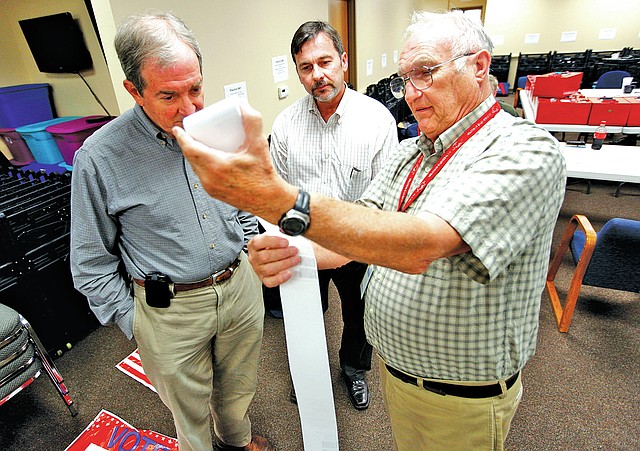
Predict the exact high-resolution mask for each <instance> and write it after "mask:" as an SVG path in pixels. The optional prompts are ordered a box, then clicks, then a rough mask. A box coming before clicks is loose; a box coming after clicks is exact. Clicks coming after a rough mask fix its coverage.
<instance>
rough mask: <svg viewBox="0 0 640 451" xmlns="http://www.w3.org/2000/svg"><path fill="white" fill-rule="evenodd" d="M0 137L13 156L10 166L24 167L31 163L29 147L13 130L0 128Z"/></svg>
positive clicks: (31, 157)
mask: <svg viewBox="0 0 640 451" xmlns="http://www.w3.org/2000/svg"><path fill="white" fill-rule="evenodd" d="M0 137H1V138H2V140H3V141H4V143H5V144H6V145H7V148H8V149H9V152H11V155H12V156H13V160H10V162H11V164H12V165H14V166H24V165H25V164H29V163H31V162H32V161H33V155H31V151H30V150H29V146H28V145H27V143H26V142H25V141H24V139H23V138H22V135H21V134H20V133H18V132H17V131H16V129H15V128H0Z"/></svg>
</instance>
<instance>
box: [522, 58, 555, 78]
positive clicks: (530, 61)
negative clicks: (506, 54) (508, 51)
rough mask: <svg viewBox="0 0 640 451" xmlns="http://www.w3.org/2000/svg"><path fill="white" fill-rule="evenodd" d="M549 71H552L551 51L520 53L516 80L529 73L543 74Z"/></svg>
mask: <svg viewBox="0 0 640 451" xmlns="http://www.w3.org/2000/svg"><path fill="white" fill-rule="evenodd" d="M549 72H551V52H548V53H526V54H525V53H519V54H518V66H517V67H516V77H515V79H516V80H518V79H519V78H520V77H524V76H527V75H541V74H548V73H549Z"/></svg>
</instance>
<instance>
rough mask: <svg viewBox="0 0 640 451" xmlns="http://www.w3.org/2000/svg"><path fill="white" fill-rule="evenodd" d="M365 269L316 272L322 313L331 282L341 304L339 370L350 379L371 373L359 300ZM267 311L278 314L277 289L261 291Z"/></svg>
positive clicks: (357, 266)
mask: <svg viewBox="0 0 640 451" xmlns="http://www.w3.org/2000/svg"><path fill="white" fill-rule="evenodd" d="M366 270H367V265H365V264H363V263H358V262H350V263H348V264H346V265H344V266H342V267H340V268H336V269H324V270H321V271H318V279H319V284H320V298H321V300H322V311H323V312H326V311H327V309H328V308H329V282H331V281H332V280H333V283H334V284H335V286H336V288H337V289H338V294H339V295H340V303H341V304H342V322H343V327H342V340H341V344H340V352H339V356H340V367H341V368H342V371H344V372H345V374H346V375H347V376H348V377H349V378H351V379H362V378H363V377H364V374H365V372H366V371H368V370H370V369H371V349H372V348H371V345H370V344H369V343H368V342H367V338H366V336H365V333H364V299H362V297H361V296H360V282H361V281H362V277H363V276H364V273H365V272H366ZM263 293H264V300H265V307H266V309H267V310H276V311H277V310H280V311H281V310H282V305H281V303H280V291H279V288H266V287H263Z"/></svg>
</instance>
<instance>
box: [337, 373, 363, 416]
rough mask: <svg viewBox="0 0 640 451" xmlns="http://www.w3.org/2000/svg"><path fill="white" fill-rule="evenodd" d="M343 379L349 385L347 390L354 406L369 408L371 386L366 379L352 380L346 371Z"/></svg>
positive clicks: (360, 408) (361, 408) (359, 408)
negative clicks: (369, 386)
mask: <svg viewBox="0 0 640 451" xmlns="http://www.w3.org/2000/svg"><path fill="white" fill-rule="evenodd" d="M342 380H343V381H344V384H345V385H346V386H347V392H348V393H349V399H351V404H353V407H355V408H356V409H358V410H365V409H367V408H368V407H369V388H368V387H367V383H366V382H365V380H364V379H359V380H351V379H349V378H348V377H347V376H346V375H345V374H344V373H343V374H342Z"/></svg>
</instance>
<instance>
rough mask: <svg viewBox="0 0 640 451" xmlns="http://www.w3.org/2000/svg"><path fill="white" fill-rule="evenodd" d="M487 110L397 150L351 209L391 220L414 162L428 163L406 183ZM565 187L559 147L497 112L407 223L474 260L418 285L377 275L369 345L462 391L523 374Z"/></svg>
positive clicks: (394, 362) (393, 274)
mask: <svg viewBox="0 0 640 451" xmlns="http://www.w3.org/2000/svg"><path fill="white" fill-rule="evenodd" d="M494 102H495V100H494V99H493V98H488V99H487V100H486V101H484V102H483V103H482V104H481V105H480V106H478V108H476V109H475V110H474V111H473V112H472V113H470V114H469V115H467V116H466V117H465V118H463V119H462V120H461V121H459V122H458V123H457V124H455V125H454V126H453V127H451V128H450V129H449V130H447V131H446V132H445V133H443V134H442V135H441V136H440V137H439V138H438V139H437V140H436V141H435V142H431V141H430V140H429V139H427V138H426V137H424V136H421V137H420V138H418V139H417V140H416V139H408V140H405V141H403V142H402V143H401V144H400V150H399V152H398V154H397V155H396V157H395V158H394V159H392V161H390V162H389V164H388V165H387V166H386V167H385V169H384V170H383V171H382V172H381V173H380V174H379V176H378V177H377V178H376V179H375V180H374V181H373V182H372V184H371V185H370V186H369V188H368V189H367V191H366V192H365V193H364V195H363V196H362V198H361V199H360V201H359V202H361V203H363V204H365V205H368V206H371V207H374V208H380V209H384V210H391V211H396V210H397V206H398V199H399V197H400V191H401V189H402V186H403V184H404V182H405V180H406V179H407V174H408V173H409V171H410V169H411V167H412V166H413V164H414V163H415V161H416V158H417V157H418V155H419V153H420V152H422V153H424V154H425V161H424V162H423V164H422V167H421V168H420V170H419V172H418V175H417V176H416V180H415V181H414V184H417V183H419V181H420V180H422V178H423V177H424V175H425V174H426V172H427V171H428V170H429V169H430V168H431V166H432V165H433V164H434V162H435V161H436V160H437V158H439V157H440V156H441V155H442V152H443V151H444V150H446V149H447V147H449V146H450V145H451V144H452V143H453V142H454V141H455V140H456V139H457V138H458V137H459V136H460V135H461V134H462V133H463V131H464V130H465V129H466V128H468V127H469V126H470V125H471V124H472V123H473V122H474V121H475V120H476V119H477V118H479V117H480V116H481V115H482V114H483V113H484V112H485V111H487V110H488V109H489V108H490V107H491V105H492V104H493V103H494ZM434 151H435V154H434V155H432V156H431V157H429V158H427V157H428V156H429V155H430V152H434ZM565 182H566V173H565V164H564V159H563V157H562V155H561V153H560V151H559V149H558V145H557V141H556V140H555V139H554V138H553V137H552V136H550V135H549V134H548V133H547V132H546V131H544V130H543V129H541V128H538V127H536V126H535V125H533V124H531V123H530V122H527V121H524V120H521V119H516V118H513V117H512V116H510V115H509V114H507V113H504V112H500V113H498V115H497V116H496V117H495V118H493V119H492V120H490V121H489V122H488V123H487V124H486V125H485V126H484V127H483V128H482V129H480V130H479V131H478V132H477V133H476V134H475V135H474V136H473V137H472V138H471V139H470V140H469V141H468V142H467V143H465V144H464V145H463V146H462V147H461V148H460V149H459V150H458V152H457V153H456V155H455V156H454V157H453V158H452V159H451V160H450V161H449V162H448V163H447V164H446V165H445V166H444V168H443V169H442V170H441V172H440V173H439V174H438V175H437V176H436V177H435V179H434V180H432V181H431V183H430V184H429V185H428V186H427V188H426V189H425V191H424V192H423V193H422V194H421V195H420V196H419V197H418V198H417V199H416V201H415V202H414V203H413V204H412V205H411V206H410V207H409V209H408V210H407V211H406V213H407V214H413V215H417V214H419V213H421V212H430V213H433V214H436V215H438V216H439V217H441V218H443V219H444V220H446V221H447V222H448V223H449V224H450V225H451V226H452V227H453V228H455V229H456V230H457V231H458V233H460V235H461V236H462V239H463V240H464V241H465V242H466V243H467V244H468V245H469V246H470V247H471V251H470V252H468V253H465V254H460V255H456V256H454V257H451V258H448V259H440V260H437V261H435V262H433V263H432V264H431V265H430V266H429V268H428V270H427V271H426V272H425V273H423V274H419V275H411V274H405V273H402V272H398V271H395V270H392V269H388V268H382V267H376V268H375V270H374V272H373V276H372V278H371V281H370V282H369V285H368V288H367V291H366V295H365V299H366V309H365V326H366V331H367V338H368V339H369V341H370V342H371V344H372V345H373V346H375V347H376V349H377V350H378V352H379V353H380V355H381V356H382V357H383V358H384V359H385V361H386V362H387V363H388V364H389V365H391V366H393V367H395V368H397V369H400V370H402V371H405V372H407V373H409V374H413V375H416V376H420V377H425V378H436V379H447V380H459V381H490V380H497V379H501V378H505V377H508V376H511V375H512V374H514V373H516V372H517V371H519V370H520V369H521V368H522V367H523V366H524V364H525V363H526V361H527V360H528V359H529V358H530V357H531V356H532V355H533V353H534V351H535V346H536V336H537V330H538V314H539V305H540V298H541V293H542V290H543V287H544V281H545V275H546V271H547V266H548V261H549V252H550V246H551V237H552V232H553V228H554V225H555V222H556V219H557V215H558V212H559V209H560V206H561V204H562V200H563V197H564V187H565ZM413 189H414V187H411V189H410V192H411V191H413Z"/></svg>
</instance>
